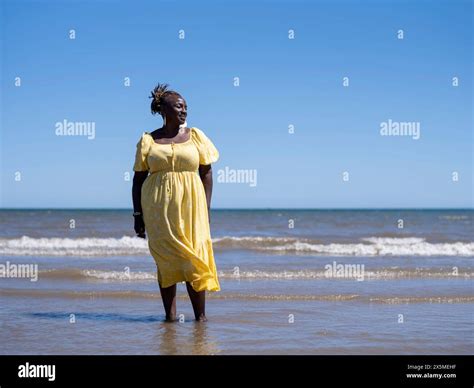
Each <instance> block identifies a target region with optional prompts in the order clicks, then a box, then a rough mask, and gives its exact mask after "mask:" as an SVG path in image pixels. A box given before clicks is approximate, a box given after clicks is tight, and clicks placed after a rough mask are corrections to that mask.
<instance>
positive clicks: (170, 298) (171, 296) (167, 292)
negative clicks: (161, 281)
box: [160, 284, 176, 322]
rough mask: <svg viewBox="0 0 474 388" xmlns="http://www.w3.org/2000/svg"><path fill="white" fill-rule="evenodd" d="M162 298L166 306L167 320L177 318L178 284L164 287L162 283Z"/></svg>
mask: <svg viewBox="0 0 474 388" xmlns="http://www.w3.org/2000/svg"><path fill="white" fill-rule="evenodd" d="M160 292H161V299H163V306H164V307H165V313H166V321H167V322H171V321H175V320H176V284H175V285H173V286H171V287H166V288H162V287H161V285H160Z"/></svg>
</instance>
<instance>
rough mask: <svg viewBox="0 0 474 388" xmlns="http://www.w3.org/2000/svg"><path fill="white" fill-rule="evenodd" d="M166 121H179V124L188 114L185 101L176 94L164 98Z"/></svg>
mask: <svg viewBox="0 0 474 388" xmlns="http://www.w3.org/2000/svg"><path fill="white" fill-rule="evenodd" d="M164 113H165V115H166V121H167V122H168V121H170V122H174V123H179V124H180V125H181V124H183V123H184V122H185V121H186V117H187V115H188V106H187V105H186V101H185V100H184V99H183V98H181V97H179V96H176V95H171V96H169V97H168V98H167V99H166V104H165V112H164Z"/></svg>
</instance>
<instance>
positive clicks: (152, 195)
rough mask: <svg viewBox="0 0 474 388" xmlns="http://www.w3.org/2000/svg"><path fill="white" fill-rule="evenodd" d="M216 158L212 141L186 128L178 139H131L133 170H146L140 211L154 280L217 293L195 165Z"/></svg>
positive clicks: (204, 205)
mask: <svg viewBox="0 0 474 388" xmlns="http://www.w3.org/2000/svg"><path fill="white" fill-rule="evenodd" d="M218 159H219V152H218V151H217V149H216V147H215V146H214V144H213V143H212V142H211V140H209V138H208V137H207V136H206V135H205V134H204V132H203V131H201V130H200V129H199V128H196V127H192V128H191V134H190V138H189V140H188V141H186V142H184V143H171V144H158V143H156V142H155V140H154V139H153V137H152V136H151V135H150V134H149V133H148V132H145V133H144V134H143V135H142V137H141V139H140V140H139V141H138V143H137V151H136V156H135V165H134V167H133V170H134V171H149V172H150V175H148V177H147V178H146V180H145V182H144V183H143V186H142V196H141V204H142V212H143V220H144V222H145V230H146V233H147V235H148V247H149V249H150V253H151V255H152V256H153V258H154V260H155V262H156V265H157V270H158V282H159V284H160V285H161V286H162V287H170V286H172V285H173V284H176V283H179V282H190V283H191V285H192V287H193V289H194V290H196V291H203V290H207V291H219V290H220V285H219V281H218V279H217V271H216V266H215V263H214V253H213V249H212V240H211V233H210V227H209V218H208V211H207V202H206V193H205V191H204V185H203V184H202V181H201V178H200V177H199V173H198V168H199V165H208V164H211V163H214V162H215V161H217V160H218Z"/></svg>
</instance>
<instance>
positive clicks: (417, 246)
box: [0, 236, 474, 256]
mask: <svg viewBox="0 0 474 388" xmlns="http://www.w3.org/2000/svg"><path fill="white" fill-rule="evenodd" d="M213 242H214V244H215V247H216V248H218V249H219V248H220V249H242V250H249V249H250V250H260V251H262V250H263V251H276V252H289V253H291V252H297V253H300V252H301V253H307V254H311V255H316V256H319V255H325V256H474V242H452V243H430V242H427V241H426V240H425V239H423V238H420V237H405V238H394V237H367V238H363V239H361V240H360V242H353V243H329V244H322V243H320V242H319V241H318V240H315V239H305V238H295V237H263V236H255V237H253V236H243V237H234V236H226V237H220V238H215V239H213ZM0 255H9V256H32V255H35V256H124V255H125V256H142V255H144V256H149V255H150V252H149V249H148V242H147V240H144V239H141V238H138V237H129V236H124V237H121V238H90V237H85V238H75V239H73V238H58V237H55V238H32V237H27V236H23V237H21V238H13V239H5V238H2V239H0Z"/></svg>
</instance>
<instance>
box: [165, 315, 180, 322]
mask: <svg viewBox="0 0 474 388" xmlns="http://www.w3.org/2000/svg"><path fill="white" fill-rule="evenodd" d="M176 321H177V319H176V315H167V316H166V318H165V322H176Z"/></svg>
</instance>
